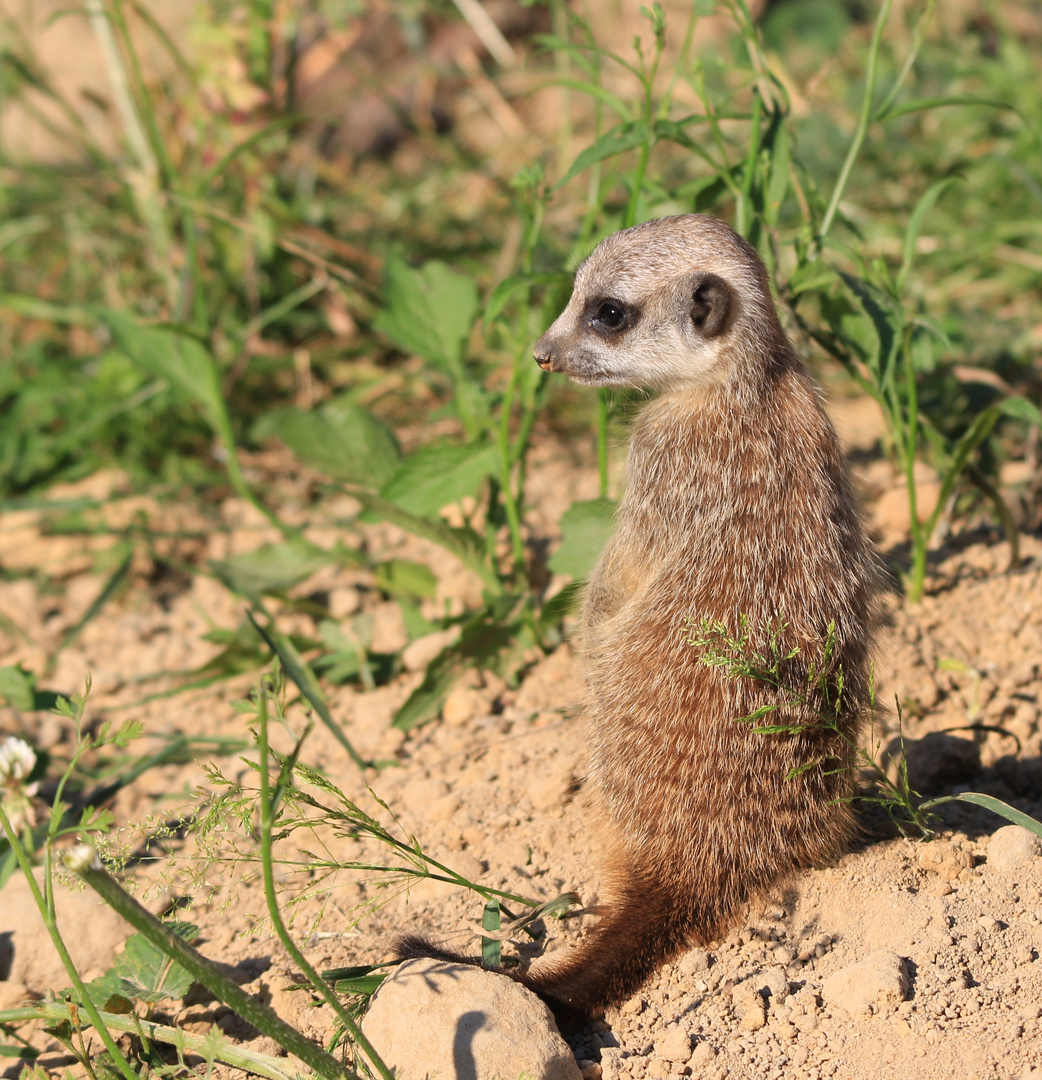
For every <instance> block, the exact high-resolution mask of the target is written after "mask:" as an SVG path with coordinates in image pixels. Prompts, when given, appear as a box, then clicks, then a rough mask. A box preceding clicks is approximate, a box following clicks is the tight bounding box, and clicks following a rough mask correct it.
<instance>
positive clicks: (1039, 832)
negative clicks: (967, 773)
mask: <svg viewBox="0 0 1042 1080" xmlns="http://www.w3.org/2000/svg"><path fill="white" fill-rule="evenodd" d="M946 802H965V803H972V804H973V805H974V806H983V807H984V809H985V810H990V811H991V812H992V813H993V814H998V815H999V817H1004V818H1005V819H1006V820H1007V821H1012V822H1013V824H1014V825H1022V826H1023V827H1024V828H1025V829H1027V830H1028V831H1029V832H1033V833H1034V834H1035V835H1036V836H1040V837H1042V821H1039V820H1038V819H1037V818H1033V817H1031V815H1030V814H1024V813H1022V812H1021V811H1020V810H1017V809H1016V808H1015V807H1013V806H1010V805H1009V803H1005V802H1003V801H1002V800H1001V799H996V798H995V797H994V796H993V795H983V794H981V792H979V791H965V792H963V793H962V794H960V795H945V796H944V797H943V798H940V799H930V800H929V801H928V802H924V803H922V804H921V805H920V807H919V809H920V810H929V809H931V808H932V807H934V806H940V805H941V804H942V803H946Z"/></svg>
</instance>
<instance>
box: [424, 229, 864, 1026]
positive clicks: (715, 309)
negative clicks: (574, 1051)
mask: <svg viewBox="0 0 1042 1080" xmlns="http://www.w3.org/2000/svg"><path fill="white" fill-rule="evenodd" d="M707 283H708V284H707ZM606 300H610V301H612V302H613V304H614V307H615V309H622V310H623V311H624V312H625V324H624V325H623V327H622V329H621V330H613V329H611V328H607V329H606V327H605V325H604V322H603V319H601V316H602V315H603V316H604V317H605V318H608V319H609V321H611V320H612V319H614V315H615V312H614V311H613V310H612V309H610V308H607V309H606V308H604V307H603V303H602V302H603V301H606ZM616 302H617V303H616ZM605 312H606V313H607V314H606V315H605ZM598 319H601V322H598ZM535 353H536V358H537V360H538V361H539V363H540V364H541V366H543V367H544V368H546V369H548V370H555V371H562V372H564V373H566V374H568V375H570V376H571V377H573V378H575V379H577V380H578V381H581V382H585V383H590V384H599V385H642V386H648V387H650V388H652V389H657V390H658V391H659V395H658V397H657V398H656V399H655V400H653V401H652V402H650V403H649V404H647V405H645V406H644V407H643V409H642V411H641V413H640V416H639V418H638V419H637V421H636V423H635V425H634V429H633V435H632V440H631V445H630V452H629V482H628V487H627V490H626V494H625V495H624V497H623V499H622V501H621V503H620V506H619V510H618V525H617V529H616V531H615V534H614V536H613V537H612V539H611V540H610V541H609V543H608V545H607V547H606V548H605V550H604V552H603V554H602V555H601V557H600V560H599V562H598V564H597V566H596V568H595V570H594V571H593V573H592V575H591V577H590V581H589V585H588V588H587V592H586V600H585V607H584V612H583V632H582V651H583V656H584V663H585V674H586V681H587V694H586V700H585V716H586V723H587V725H588V740H589V746H590V762H589V775H588V779H589V786H590V788H591V791H592V794H593V797H594V798H595V799H596V800H597V802H598V804H599V817H600V819H601V823H602V829H603V843H604V846H605V848H606V849H607V850H608V851H609V861H608V867H607V873H606V877H605V888H604V890H603V892H604V894H605V903H604V905H603V906H604V908H605V910H606V914H605V915H604V916H603V917H602V918H601V919H600V920H599V921H598V922H597V924H596V925H595V926H594V928H593V930H592V931H591V932H590V933H589V934H588V935H587V937H586V938H585V939H584V940H583V942H582V943H581V944H580V945H578V946H577V947H575V948H574V949H571V950H568V951H567V952H566V953H565V954H564V955H563V956H562V957H561V958H559V959H558V958H554V959H548V960H546V961H544V962H542V963H538V962H537V964H536V965H534V966H533V967H532V968H531V969H530V970H529V971H527V972H524V973H521V974H518V975H517V976H516V977H517V978H519V979H520V981H522V982H523V983H525V984H526V985H527V986H529V987H531V988H532V989H534V990H535V991H536V992H537V993H539V994H540V995H541V996H542V997H544V998H545V999H546V1000H547V1001H548V1002H549V1003H550V1005H551V1006H552V1007H553V1008H554V1010H555V1012H556V1013H557V1014H558V1016H559V1017H561V1018H563V1019H567V1020H573V1021H574V1020H576V1019H581V1018H583V1017H587V1016H591V1015H595V1014H596V1013H598V1012H599V1011H600V1010H602V1009H603V1008H604V1007H605V1006H607V1005H610V1004H614V1003H617V1002H619V1001H622V1000H624V999H625V998H626V997H628V996H629V995H630V994H632V993H633V992H634V991H635V990H637V989H638V988H639V987H640V986H641V984H642V983H643V982H644V981H645V980H646V979H647V978H648V976H650V975H651V974H652V973H653V972H654V971H655V969H656V968H657V967H658V966H659V965H661V964H662V963H663V962H665V961H666V960H668V959H669V958H670V957H672V956H673V955H675V954H676V953H678V952H679V951H681V950H682V949H683V948H685V946H687V945H690V944H693V943H696V942H702V943H705V942H707V941H710V940H712V939H713V938H716V937H719V936H720V935H721V934H722V933H724V932H725V931H726V930H727V928H728V927H729V926H730V925H731V924H732V923H733V922H734V920H735V919H736V918H737V917H738V915H739V913H740V911H741V909H742V907H743V905H744V904H745V903H746V902H747V901H748V900H749V899H750V897H751V896H752V895H754V894H755V893H756V892H758V891H760V890H763V889H765V888H767V887H768V886H770V885H771V884H772V883H773V882H775V881H776V880H777V879H778V878H779V877H780V876H782V875H785V874H787V873H789V872H791V871H792V870H794V869H796V868H798V867H805V866H810V865H814V864H819V863H822V862H824V861H827V860H829V859H832V858H834V857H835V856H836V855H837V853H839V852H840V851H841V850H842V848H843V846H844V844H845V843H846V841H847V839H848V837H849V835H850V831H851V828H852V819H851V814H850V811H849V806H848V804H846V803H837V802H835V801H834V800H836V799H837V798H842V797H843V796H845V795H847V794H849V792H850V785H851V776H850V774H849V772H847V771H839V772H833V773H832V774H829V773H828V768H829V767H834V766H835V765H837V764H839V763H841V762H845V761H847V759H848V754H847V752H846V750H845V748H844V745H843V743H842V742H841V741H840V740H839V739H838V738H837V737H836V736H835V735H828V734H823V733H821V732H815V733H802V734H799V735H791V736H790V735H760V734H756V733H754V732H752V731H750V729H749V725H747V724H740V723H737V722H736V720H737V719H738V718H740V717H742V716H746V715H748V714H749V713H751V712H752V711H753V710H754V709H756V708H757V707H758V706H760V705H762V704H764V703H765V702H766V701H770V700H772V698H771V694H770V692H769V691H768V689H767V688H766V687H765V685H764V684H762V683H758V682H755V681H753V680H750V679H737V680H736V679H732V678H728V677H727V676H726V674H725V673H724V672H723V671H722V670H721V669H720V668H715V667H709V666H706V665H705V664H704V663H702V662H701V660H700V653H699V651H698V650H697V649H695V648H693V647H692V646H691V645H690V644H689V620H691V619H696V620H698V619H702V618H711V619H715V620H720V621H722V622H723V623H725V624H726V625H727V626H728V627H729V628H731V629H732V630H736V629H737V628H738V622H739V619H740V617H742V616H746V617H747V618H748V620H749V624H750V627H751V629H752V631H753V634H752V641H751V645H752V646H753V647H760V648H763V647H764V646H765V644H766V633H767V629H768V627H769V626H771V625H775V624H777V622H778V620H782V621H783V622H784V624H785V626H786V627H787V629H786V630H785V634H784V639H783V640H784V644H785V646H786V650H788V649H790V648H793V647H798V648H799V653H798V655H797V656H796V657H795V658H794V659H793V660H792V661H791V664H790V666H791V674H792V676H793V678H794V679H795V680H796V682H797V684H799V681H800V680H801V679H802V677H803V675H804V673H805V672H806V669H807V666H808V665H809V664H811V663H818V662H820V660H821V656H822V650H823V646H824V642H825V638H826V634H827V628H828V626H829V624H830V623H834V624H835V627H836V631H835V632H836V656H835V663H836V665H838V666H841V667H842V671H843V674H844V677H845V690H844V695H843V699H842V700H843V702H844V705H843V716H842V723H843V724H845V726H846V730H847V731H848V732H849V733H850V734H852V735H853V734H855V733H856V730H857V725H858V719H859V716H860V714H861V713H862V711H863V710H864V708H865V706H866V703H867V699H868V692H869V691H868V684H869V648H870V608H871V601H872V591H873V578H874V566H873V559H872V556H871V553H870V549H869V546H868V544H867V542H866V540H865V537H864V533H863V531H862V527H861V524H860V521H859V518H858V514H857V512H856V509H855V506H854V502H853V499H852V497H851V493H850V487H849V483H848V480H847V476H846V471H845V468H844V464H843V461H842V458H841V455H840V451H839V448H838V445H837V441H836V436H835V433H834V432H833V429H832V426H831V424H830V423H829V421H828V419H827V417H826V416H825V414H824V412H823V411H822V409H821V406H820V404H819V401H818V394H817V391H816V388H815V386H814V384H813V382H812V380H811V378H810V376H809V375H808V373H807V371H806V370H805V368H804V367H803V365H802V364H801V363H800V361H799V359H798V358H797V357H796V355H795V353H794V352H793V350H792V348H791V346H790V345H789V343H788V341H787V339H786V337H785V334H784V331H783V330H782V327H781V324H780V323H779V321H778V317H777V314H776V313H775V310H774V305H773V302H772V300H771V296H770V291H769V287H768V282H767V276H766V273H765V271H764V269H763V266H762V264H761V263H760V261H759V259H758V257H757V256H756V254H755V252H754V251H753V249H752V248H751V247H750V246H749V245H748V244H747V243H746V242H745V241H744V240H742V239H741V238H739V237H738V236H737V235H735V234H734V233H733V232H732V231H731V230H730V229H728V228H727V227H726V226H725V225H723V224H721V223H720V222H718V221H715V220H713V219H711V218H705V217H701V216H697V215H688V216H684V217H677V218H667V219H663V220H660V221H652V222H648V223H647V224H645V225H640V226H637V227H636V228H633V229H628V230H625V231H623V232H621V233H616V234H615V235H614V236H611V237H609V238H608V239H607V240H605V241H604V242H603V243H602V244H601V245H600V246H599V247H598V248H597V249H596V250H595V251H594V253H593V254H592V255H591V256H590V258H589V259H588V260H587V261H586V262H585V263H584V264H583V265H582V266H581V267H580V269H579V271H578V273H577V275H576V282H575V291H574V293H573V297H572V300H571V301H570V302H569V305H568V307H567V308H566V310H565V312H564V313H563V314H562V315H561V317H560V318H559V319H558V320H557V321H556V322H555V323H554V325H553V326H552V327H551V328H550V330H549V331H547V333H546V334H545V335H544V336H543V338H541V339H540V341H539V342H538V343H537V345H536V350H535ZM783 715H784V716H785V718H786V719H789V720H792V721H794V722H798V721H801V720H802V721H811V720H813V716H812V715H811V714H810V713H809V712H808V713H806V714H804V715H800V713H799V711H798V710H793V709H789V710H788V711H787V712H786V713H785V714H783ZM776 719H778V717H777V716H775V717H772V720H771V722H775V721H776ZM821 757H830V758H832V759H833V760H832V761H831V762H830V765H829V766H827V767H824V768H823V767H820V766H819V767H814V768H812V769H810V770H809V771H807V772H805V773H803V774H802V775H801V776H799V777H797V778H796V779H792V780H787V779H786V774H787V773H788V772H789V770H790V769H791V768H793V767H794V766H797V765H800V764H802V763H804V762H806V761H809V760H811V759H818V758H821ZM428 951H429V950H428Z"/></svg>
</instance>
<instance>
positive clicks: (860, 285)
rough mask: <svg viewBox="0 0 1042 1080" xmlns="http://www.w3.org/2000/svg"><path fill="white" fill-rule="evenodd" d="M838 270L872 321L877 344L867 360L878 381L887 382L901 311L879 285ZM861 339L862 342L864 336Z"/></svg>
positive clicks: (901, 325) (900, 321)
mask: <svg viewBox="0 0 1042 1080" xmlns="http://www.w3.org/2000/svg"><path fill="white" fill-rule="evenodd" d="M838 273H839V276H840V277H841V278H842V279H843V282H844V284H845V285H846V286H847V288H848V289H849V290H850V291H851V293H853V295H854V296H855V297H856V298H857V301H858V303H859V304H860V305H861V309H862V310H863V311H864V313H865V314H866V315H867V316H868V318H869V320H870V321H871V323H872V329H873V330H874V331H875V335H876V343H877V347H876V348H875V349H870V350H869V352H868V355H867V356H866V361H867V363H868V366H869V367H870V368H871V369H872V372H873V374H874V375H875V377H876V382H877V385H878V386H879V387H883V386H886V385H888V384H889V382H890V380H891V378H892V377H893V372H894V365H893V359H894V355H895V353H896V352H897V346H898V343H899V342H900V340H901V331H902V329H903V328H904V313H903V312H902V311H901V308H900V306H899V305H898V304H897V302H896V301H895V300H894V299H893V297H891V296H888V295H887V294H886V293H885V292H883V290H882V289H878V288H876V286H875V285H872V284H871V283H870V282H868V281H865V280H863V279H862V278H858V277H855V276H854V275H853V274H848V273H847V272H846V271H844V270H840V271H838ZM861 343H862V344H864V343H865V339H864V338H862V339H861Z"/></svg>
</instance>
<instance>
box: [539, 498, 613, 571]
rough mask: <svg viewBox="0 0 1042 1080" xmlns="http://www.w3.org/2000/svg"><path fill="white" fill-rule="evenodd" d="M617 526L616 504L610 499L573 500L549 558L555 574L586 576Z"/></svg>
mask: <svg viewBox="0 0 1042 1080" xmlns="http://www.w3.org/2000/svg"><path fill="white" fill-rule="evenodd" d="M614 527H615V503H614V502H613V501H612V500H611V499H591V500H589V502H577V503H572V505H571V506H570V507H569V508H568V510H567V511H566V512H565V514H564V515H563V516H562V518H561V533H562V539H561V543H560V545H559V546H558V548H557V550H556V551H555V552H554V553H553V555H552V556H551V557H550V563H549V565H550V569H551V570H553V572H554V573H555V574H570V575H571V576H572V577H573V578H584V577H586V575H587V574H588V573H589V572H590V570H592V569H593V564H594V563H595V562H596V561H597V556H598V555H599V554H600V553H601V549H602V548H603V547H604V545H605V544H606V543H607V542H608V537H609V536H611V534H612V530H613V529H614Z"/></svg>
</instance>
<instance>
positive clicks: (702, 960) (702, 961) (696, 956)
mask: <svg viewBox="0 0 1042 1080" xmlns="http://www.w3.org/2000/svg"><path fill="white" fill-rule="evenodd" d="M677 969H678V970H679V971H680V973H681V974H682V975H701V974H702V973H703V972H706V971H708V970H709V953H707V952H706V951H705V949H691V950H690V952H688V953H686V954H685V955H684V957H683V958H682V959H681V960H680V962H679V963H678V964H677Z"/></svg>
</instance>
